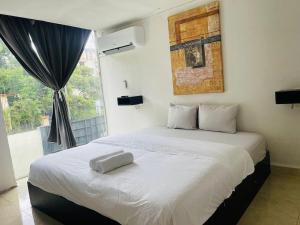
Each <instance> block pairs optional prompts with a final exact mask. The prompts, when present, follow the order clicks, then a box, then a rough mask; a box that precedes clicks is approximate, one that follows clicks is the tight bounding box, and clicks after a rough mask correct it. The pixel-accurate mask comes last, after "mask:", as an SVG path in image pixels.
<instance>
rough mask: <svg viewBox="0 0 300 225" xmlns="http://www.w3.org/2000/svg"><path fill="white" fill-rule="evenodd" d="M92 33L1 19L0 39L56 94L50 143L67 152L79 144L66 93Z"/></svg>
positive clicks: (13, 19)
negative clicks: (75, 136)
mask: <svg viewBox="0 0 300 225" xmlns="http://www.w3.org/2000/svg"><path fill="white" fill-rule="evenodd" d="M90 32H91V31H90V30H86V29H81V28H76V27H70V26H65V25H59V24H54V23H48V22H44V21H36V20H30V19H24V18H19V17H12V16H6V15H0V37H1V38H2V40H3V42H4V43H5V44H6V45H7V47H8V48H9V49H10V51H11V52H12V53H13V54H14V56H15V57H16V59H17V60H18V61H19V63H20V64H21V65H22V66H23V67H24V69H25V70H26V71H27V72H28V73H29V74H30V75H32V76H33V77H34V78H36V79H38V80H39V81H40V82H42V83H43V84H44V85H45V86H47V87H49V88H51V89H53V90H54V96H53V114H52V120H51V129H50V134H49V139H48V140H49V141H50V142H56V143H58V144H62V145H63V146H65V147H67V148H70V147H74V146H76V142H75V138H74V136H73V133H72V129H71V125H70V121H69V117H68V107H67V103H66V100H65V96H64V93H63V91H62V90H63V88H64V86H65V85H66V83H67V82H68V80H69V78H70V76H71V75H72V73H73V71H74V69H75V67H76V65H77V63H78V61H79V59H80V56H81V54H82V51H83V50H84V46H85V44H86V41H87V39H88V37H89V35H90ZM32 43H33V44H34V46H35V48H36V51H35V50H34V49H33V47H32ZM37 98H38V96H37Z"/></svg>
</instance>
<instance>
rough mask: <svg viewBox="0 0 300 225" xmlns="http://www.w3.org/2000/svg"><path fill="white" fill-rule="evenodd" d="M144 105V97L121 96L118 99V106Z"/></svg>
mask: <svg viewBox="0 0 300 225" xmlns="http://www.w3.org/2000/svg"><path fill="white" fill-rule="evenodd" d="M139 104H143V96H141V95H139V96H131V97H129V96H121V97H119V98H118V105H139Z"/></svg>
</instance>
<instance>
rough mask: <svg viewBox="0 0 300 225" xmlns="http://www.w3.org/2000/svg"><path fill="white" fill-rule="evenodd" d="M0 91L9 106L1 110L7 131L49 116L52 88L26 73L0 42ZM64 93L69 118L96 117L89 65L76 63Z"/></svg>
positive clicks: (95, 84)
mask: <svg viewBox="0 0 300 225" xmlns="http://www.w3.org/2000/svg"><path fill="white" fill-rule="evenodd" d="M0 94H5V95H8V102H9V108H6V109H4V120H5V123H6V127H7V130H8V131H9V132H18V131H22V130H27V129H34V128H36V127H38V126H40V125H41V118H42V116H44V115H48V116H49V118H51V114H52V99H53V91H52V90H51V89H49V88H48V87H45V86H44V85H43V84H41V83H40V82H39V81H37V80H35V79H34V78H33V77H32V76H30V75H29V74H27V73H26V71H25V70H24V69H23V68H22V66H21V65H20V64H19V63H18V62H17V60H16V59H15V58H14V57H13V56H12V54H11V53H10V52H9V50H8V49H7V48H6V47H5V45H4V44H3V43H2V42H0ZM65 95H66V99H67V102H68V105H69V111H70V115H71V119H72V120H79V119H87V118H90V117H94V116H96V115H97V112H96V105H95V103H96V101H97V99H99V96H100V83H99V77H97V76H95V75H94V74H93V70H92V69H91V68H89V67H86V66H84V65H78V66H77V67H76V69H75V71H74V72H73V75H72V76H71V79H70V81H69V82H68V84H67V86H66V88H65Z"/></svg>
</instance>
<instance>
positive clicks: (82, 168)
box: [29, 134, 254, 225]
mask: <svg viewBox="0 0 300 225" xmlns="http://www.w3.org/2000/svg"><path fill="white" fill-rule="evenodd" d="M119 146H122V149H124V151H130V152H132V153H133V155H134V158H135V162H134V163H133V164H130V165H128V166H124V167H121V168H119V169H117V170H114V171H112V172H110V173H108V174H99V173H97V172H95V171H92V170H90V168H89V161H90V159H92V158H94V157H96V156H98V155H99V153H101V154H107V153H110V152H112V151H114V147H115V148H116V149H119V148H118V147H119ZM253 171H254V165H253V161H252V159H251V157H250V156H249V154H248V152H247V151H246V150H244V149H242V148H240V147H235V146H231V145H226V144H219V143H211V142H204V141H198V140H188V139H183V138H172V137H159V136H155V135H143V134H134V135H123V136H114V137H107V138H102V139H99V140H97V141H95V142H93V143H90V144H88V145H85V146H80V147H77V148H73V149H69V150H65V151H62V152H59V153H55V154H51V155H47V156H45V157H43V158H41V159H39V160H37V161H35V162H34V163H33V164H32V165H31V168H30V175H29V182H30V183H32V184H33V185H35V186H37V187H39V188H41V189H43V190H45V191H48V192H50V193H54V194H56V195H60V196H63V197H65V198H66V199H69V200H71V201H73V202H75V203H77V204H79V205H83V206H85V207H87V208H90V209H93V210H95V211H97V212H99V213H100V214H102V215H104V216H107V217H109V218H111V219H113V220H115V221H117V222H119V223H120V224H124V225H125V224H126V225H127V224H128V225H183V224H189V225H199V224H203V223H204V222H205V221H206V220H207V219H208V218H209V217H210V216H211V215H212V214H213V213H214V211H215V210H216V209H217V207H218V206H219V205H220V204H221V203H222V202H223V201H224V199H226V198H227V197H229V196H230V195H231V193H232V191H233V190H234V188H235V187H236V186H237V185H238V184H239V183H241V181H242V180H243V179H244V178H245V177H246V176H247V175H249V174H251V173H252V172H253Z"/></svg>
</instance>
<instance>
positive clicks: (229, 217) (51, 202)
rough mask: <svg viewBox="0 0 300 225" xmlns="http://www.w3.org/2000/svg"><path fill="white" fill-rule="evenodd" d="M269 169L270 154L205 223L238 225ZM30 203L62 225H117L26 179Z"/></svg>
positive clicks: (207, 224)
mask: <svg viewBox="0 0 300 225" xmlns="http://www.w3.org/2000/svg"><path fill="white" fill-rule="evenodd" d="M270 172H271V170H270V155H269V152H267V155H266V157H265V158H264V159H263V160H262V161H261V162H259V163H258V164H257V165H256V166H255V172H254V173H253V174H251V175H250V176H248V177H247V178H246V179H244V181H243V182H242V183H241V184H240V185H239V186H237V188H236V190H235V191H234V192H233V194H232V195H231V196H230V198H228V199H226V200H225V201H224V202H223V203H222V204H221V205H220V206H219V207H218V209H217V210H216V212H215V213H214V214H213V215H212V216H211V217H210V218H209V219H208V221H206V222H205V224H204V225H234V224H237V223H238V221H239V219H240V218H241V216H242V215H243V213H244V212H245V210H246V209H247V207H248V206H249V205H250V203H251V201H252V199H253V198H254V197H255V195H256V193H257V192H258V191H259V189H260V188H261V186H262V185H263V183H264V182H265V180H266V179H267V177H268V176H269V174H270ZM28 191H29V196H30V202H31V205H32V206H33V207H34V208H36V209H39V210H40V211H42V212H44V213H46V214H47V215H49V216H51V217H53V218H55V219H56V220H58V221H60V222H62V223H63V224H65V225H86V224H88V225H120V224H119V223H118V222H116V221H113V220H111V219H109V218H107V217H105V216H102V215H101V214H99V213H97V212H95V211H93V210H91V209H88V208H85V207H83V206H80V205H77V204H75V203H73V202H71V201H69V200H67V199H65V198H63V197H61V196H58V195H54V194H51V193H48V192H46V191H44V190H42V189H40V188H38V187H36V186H34V185H32V184H31V183H30V182H28Z"/></svg>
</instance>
